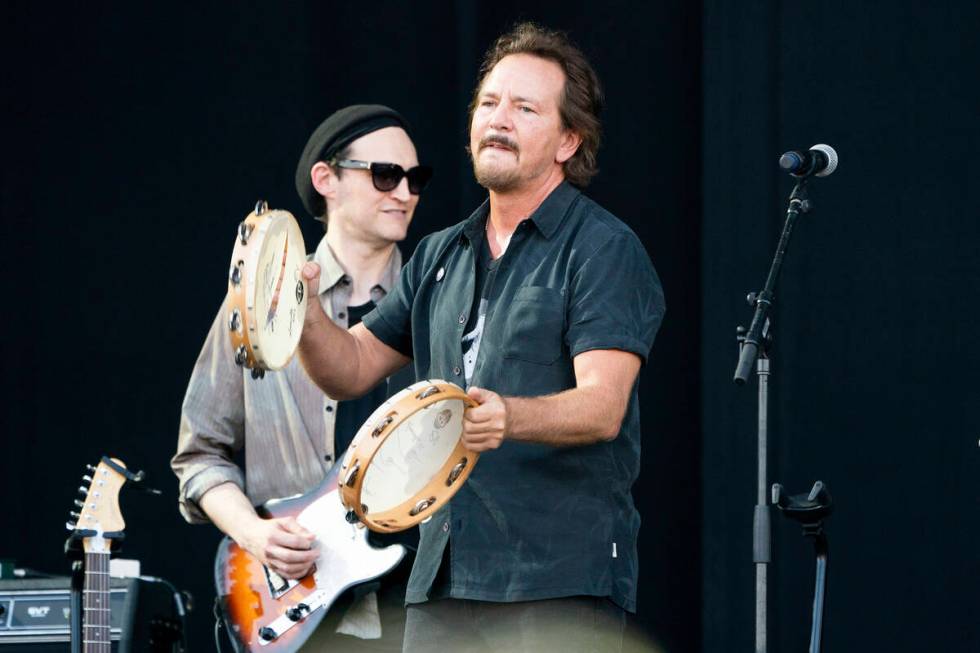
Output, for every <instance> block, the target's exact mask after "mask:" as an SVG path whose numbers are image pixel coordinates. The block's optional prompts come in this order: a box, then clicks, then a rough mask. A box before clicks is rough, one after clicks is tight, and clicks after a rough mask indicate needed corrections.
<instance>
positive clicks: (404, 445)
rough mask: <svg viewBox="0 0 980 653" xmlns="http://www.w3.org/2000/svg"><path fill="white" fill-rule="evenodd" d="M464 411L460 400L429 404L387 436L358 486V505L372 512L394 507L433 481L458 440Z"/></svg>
mask: <svg viewBox="0 0 980 653" xmlns="http://www.w3.org/2000/svg"><path fill="white" fill-rule="evenodd" d="M464 408H465V407H464V406H463V402H462V401H461V400H459V399H447V400H445V401H439V402H436V403H434V404H429V405H428V406H426V407H425V408H422V409H421V410H419V411H417V412H416V413H414V414H413V415H411V416H409V417H408V418H407V419H406V420H405V421H404V422H402V423H401V425H399V426H398V428H396V429H395V430H394V431H392V432H391V434H389V435H388V438H387V439H386V440H385V441H384V443H383V444H382V445H381V446H380V447H379V449H378V451H377V453H376V454H375V455H374V459H373V460H372V462H371V465H370V466H369V467H368V469H367V472H366V473H365V475H364V484H363V485H362V486H361V502H362V503H363V504H366V505H367V506H368V509H369V511H370V512H371V513H379V512H385V511H387V510H391V509H392V508H395V507H396V506H398V505H399V504H401V503H403V502H404V501H406V500H408V499H409V498H411V497H413V496H415V495H416V494H418V493H419V492H420V491H421V490H422V488H424V487H425V486H426V485H427V484H428V483H429V481H431V480H432V478H433V477H434V476H435V475H436V473H437V472H438V471H439V470H440V468H441V467H442V466H443V464H444V463H445V461H446V460H447V459H448V458H449V456H450V454H452V452H453V449H454V448H455V447H456V443H457V442H458V441H459V436H460V433H462V431H463V409H464Z"/></svg>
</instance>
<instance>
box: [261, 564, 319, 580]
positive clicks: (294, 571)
mask: <svg viewBox="0 0 980 653" xmlns="http://www.w3.org/2000/svg"><path fill="white" fill-rule="evenodd" d="M269 567H271V568H272V570H273V571H274V572H276V573H277V574H279V575H280V576H282V577H283V578H302V577H303V576H305V575H306V574H308V573H309V572H310V571H311V570H312V569H313V565H312V564H310V563H286V562H279V561H274V562H271V563H270V564H269Z"/></svg>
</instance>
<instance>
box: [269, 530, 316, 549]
mask: <svg viewBox="0 0 980 653" xmlns="http://www.w3.org/2000/svg"><path fill="white" fill-rule="evenodd" d="M315 541H316V538H315V537H313V535H312V534H310V535H297V534H296V533H292V532H290V531H287V530H285V529H283V528H278V529H276V530H274V531H272V533H270V534H269V543H270V544H274V545H277V546H281V547H283V548H286V549H293V550H296V551H309V550H310V549H311V548H313V544H314V542H315Z"/></svg>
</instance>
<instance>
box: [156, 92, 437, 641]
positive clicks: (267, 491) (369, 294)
mask: <svg viewBox="0 0 980 653" xmlns="http://www.w3.org/2000/svg"><path fill="white" fill-rule="evenodd" d="M362 162H371V163H368V164H367V165H366V166H365V165H364V164H363V163H362ZM430 177H431V169H429V168H428V167H426V166H420V165H419V162H418V158H417V155H416V151H415V147H414V145H413V143H412V140H411V138H410V137H409V135H408V126H407V124H406V122H405V120H404V118H402V117H401V116H400V115H399V114H398V113H397V112H395V111H393V110H392V109H390V108H388V107H384V106H380V105H355V106H350V107H346V108H344V109H341V110H339V111H337V112H335V113H334V114H332V115H331V116H330V117H329V118H327V119H326V120H325V121H324V122H323V123H322V124H321V125H320V126H319V127H318V128H317V129H316V131H315V132H314V133H313V134H312V136H311V137H310V139H309V141H308V143H307V145H306V147H305V149H304V151H303V154H302V156H301V158H300V161H299V164H298V166H297V172H296V188H297V191H298V192H299V195H300V198H301V199H302V201H303V204H304V206H305V208H306V209H307V210H308V211H309V213H310V214H311V215H312V216H314V217H315V218H317V219H319V220H321V221H323V222H324V225H325V227H327V230H326V235H325V236H324V237H323V239H322V240H321V241H320V243H319V245H318V246H317V248H316V251H315V253H314V254H313V256H312V260H313V261H314V262H315V264H316V266H317V268H318V273H317V275H318V276H317V280H316V282H315V283H314V284H313V285H314V286H316V287H315V288H311V290H310V292H309V295H308V297H309V298H310V299H312V298H313V297H316V298H318V299H319V301H309V302H307V304H315V305H316V306H317V309H318V311H319V312H318V315H320V316H323V317H324V319H327V320H330V321H331V323H332V324H335V325H336V327H337V328H340V329H345V328H347V327H349V326H351V325H354V324H356V323H357V322H359V321H360V319H361V317H362V316H363V315H364V314H366V313H367V312H368V311H370V310H371V309H373V308H374V306H375V303H376V302H379V301H380V300H381V299H382V298H383V297H384V296H385V295H386V294H387V293H388V292H391V290H392V289H393V287H394V285H395V283H396V279H397V277H398V273H399V270H400V268H401V262H402V259H401V254H400V252H399V250H398V247H397V246H396V243H397V242H398V241H401V240H403V239H404V238H405V236H406V233H407V230H408V226H409V223H410V222H411V220H412V214H413V212H414V210H415V207H416V205H417V203H418V200H419V194H420V193H421V191H422V189H423V188H424V186H425V185H426V183H427V182H428V180H429V178H430ZM262 210H263V208H260V207H257V209H256V213H260V212H261V211H262ZM266 210H267V209H266ZM254 215H255V214H253V216H250V217H254ZM288 221H289V222H290V223H292V218H291V216H290V217H289V220H288ZM242 224H243V227H242V234H241V235H242V237H241V240H242V243H244V242H245V240H246V239H245V235H246V234H245V229H246V227H247V225H246V223H242ZM293 229H294V231H295V226H293ZM284 233H285V232H284ZM295 240H297V241H298V245H301V244H302V237H301V234H299V235H298V238H296V239H295ZM236 243H237V239H236ZM236 247H237V245H236ZM300 254H301V255H305V248H303V249H302V251H301V252H300ZM276 255H277V256H279V254H276ZM282 261H283V263H282V268H283V269H285V267H286V258H285V257H284V256H283V257H282ZM274 262H275V265H274V266H273V267H274V268H277V269H278V267H279V265H278V259H276V260H275V261H274ZM300 264H301V263H300ZM273 272H274V273H277V270H276V269H274V270H273ZM239 273H240V271H238V270H236V268H235V266H234V265H233V268H232V275H231V276H232V281H233V285H237V284H238V283H239V282H238V279H236V274H239ZM276 276H278V282H279V286H280V287H277V288H275V291H276V298H277V300H278V299H279V295H280V291H283V288H285V290H284V291H283V292H282V300H281V301H279V302H278V303H279V307H280V308H282V305H284V304H285V303H286V300H287V299H288V300H290V301H297V302H298V301H301V300H303V301H305V299H306V297H305V296H304V292H305V290H304V288H305V286H302V284H299V285H297V287H296V289H295V297H293V296H292V287H291V286H289V287H287V286H288V284H287V285H283V281H282V278H283V276H284V275H282V274H279V273H277V274H273V275H272V277H271V278H273V279H276ZM231 303H232V293H229V298H228V299H226V302H225V304H224V305H222V308H221V310H219V311H218V316H217V317H216V319H215V321H214V323H213V324H212V327H211V330H210V332H209V333H208V337H207V340H206V341H205V344H204V347H203V349H202V351H201V353H200V356H199V358H198V360H197V363H196V364H195V366H194V370H193V373H192V375H191V380H190V383H189V385H188V388H187V394H186V397H185V400H184V404H183V409H182V413H181V423H180V438H179V442H178V447H177V454H176V455H175V456H174V458H173V461H172V466H173V469H174V471H175V473H176V474H177V476H178V478H179V479H180V510H181V513H182V514H183V515H184V517H185V518H186V519H187V520H188V521H190V522H192V523H205V522H208V521H211V522H213V523H214V524H215V525H217V526H218V527H219V528H220V529H221V530H222V531H223V532H224V533H226V534H227V535H229V536H230V537H231V538H232V539H233V540H234V541H235V542H236V543H238V545H240V546H241V547H242V548H243V549H245V550H247V551H248V552H249V553H250V554H251V555H253V556H255V558H257V559H259V560H261V562H262V563H263V564H264V565H266V566H267V567H268V569H269V570H271V571H273V572H275V573H277V574H279V575H281V576H282V577H283V578H286V579H293V578H299V577H301V576H303V575H304V574H306V573H307V572H308V571H309V570H310V569H311V565H313V563H314V561H316V560H317V556H318V548H319V543H318V542H317V541H316V538H315V537H314V534H313V533H312V532H311V531H310V530H308V529H307V528H304V527H303V526H302V525H300V523H299V522H298V521H297V520H296V519H294V518H292V517H285V518H280V519H260V518H259V516H258V515H257V514H256V510H255V509H254V508H253V505H258V504H262V503H264V502H266V501H267V500H269V499H274V498H280V497H287V496H292V495H296V494H302V493H305V492H308V491H310V490H311V489H312V488H314V487H315V486H316V485H317V484H318V483H320V482H321V480H322V479H323V478H324V475H325V474H326V473H327V471H328V470H329V469H330V468H331V467H332V466H333V464H334V463H335V462H336V461H337V458H338V456H340V455H341V454H342V453H343V452H344V450H345V449H347V446H348V445H349V444H350V442H351V440H352V439H353V437H354V434H355V432H356V431H357V429H358V428H359V427H360V425H361V423H362V422H363V421H364V420H365V419H366V418H367V416H368V415H370V413H371V412H372V411H374V410H375V408H377V406H378V405H379V404H381V403H382V402H384V401H385V399H386V397H387V395H388V392H387V384H386V382H385V377H379V378H378V379H376V380H375V382H374V383H372V384H371V386H370V388H364V390H365V392H364V393H362V394H363V395H364V396H363V397H361V398H360V399H358V400H353V401H345V402H337V401H336V400H335V399H332V398H331V397H330V396H325V395H323V393H322V392H321V391H320V390H319V389H318V388H317V387H316V386H315V385H314V384H313V383H312V382H311V381H310V379H309V378H308V377H307V375H306V373H305V372H304V371H303V369H302V366H301V365H300V364H299V361H298V360H296V359H293V360H292V361H291V362H289V363H288V364H285V363H284V365H285V367H283V369H281V370H279V371H277V372H275V373H269V374H264V370H261V369H259V368H257V367H256V366H254V365H251V364H249V365H247V366H246V367H243V366H242V365H243V363H244V362H245V361H244V360H243V357H242V356H240V355H239V352H238V351H237V350H236V349H233V345H232V341H231V340H230V339H229V329H230V330H231V331H232V333H233V334H234V332H235V331H236V328H237V330H238V331H242V330H243V329H242V325H241V321H242V320H243V319H244V317H243V316H242V315H241V314H240V312H239V309H238V308H233V307H232V305H231ZM276 303H277V302H273V306H272V308H271V309H270V310H269V311H268V315H269V323H270V324H272V317H273V313H274V309H275V305H276ZM280 312H281V311H280ZM259 319H261V320H262V322H263V323H265V315H262V316H260V318H259ZM277 319H280V320H281V317H280V318H277ZM229 320H230V322H229ZM236 320H238V322H237V324H236ZM263 326H264V324H263ZM256 343H257V341H256V340H255V338H253V342H252V343H251V345H252V347H253V348H254V349H255V354H256V355H258V354H259V352H258V346H257V344H256ZM287 354H289V355H291V351H287ZM251 356H252V351H250V352H249V357H251ZM287 360H288V357H287ZM236 362H237V364H236ZM276 367H277V366H270V369H276ZM249 368H251V370H250V369H249ZM262 376H264V378H261V377H262ZM243 449H244V451H245V470H244V473H243V471H242V470H241V468H240V467H239V466H238V465H237V464H236V463H235V461H234V460H233V455H234V454H235V453H236V452H238V451H241V450H243ZM409 567H410V558H406V560H405V561H403V563H402V566H400V567H399V568H398V569H396V571H395V572H393V573H392V574H391V575H389V576H388V577H387V579H386V580H385V581H384V582H383V583H382V590H381V592H380V599H378V598H376V597H375V595H374V594H368V595H366V596H363V597H362V598H359V599H358V602H357V603H355V604H354V605H353V606H352V607H351V608H350V609H349V610H348V611H347V613H346V614H345V616H344V618H343V619H342V620H341V621H340V623H339V625H337V626H336V631H337V634H334V633H332V632H329V629H326V628H323V627H321V628H319V629H317V631H316V633H315V634H314V635H313V640H311V642H310V647H311V649H313V650H318V649H319V648H327V649H329V650H345V651H346V650H372V651H376V650H393V651H394V650H400V648H401V639H402V636H401V635H402V629H403V624H404V607H403V599H404V579H405V578H407V573H408V568H409ZM324 571H325V572H326V571H328V570H324ZM399 578H400V579H401V583H402V584H401V588H400V591H399ZM378 602H380V604H381V605H380V617H381V619H380V622H379V619H378V613H379V606H378ZM324 631H327V632H324ZM379 637H380V638H381V639H380V640H378V639H377V638H379Z"/></svg>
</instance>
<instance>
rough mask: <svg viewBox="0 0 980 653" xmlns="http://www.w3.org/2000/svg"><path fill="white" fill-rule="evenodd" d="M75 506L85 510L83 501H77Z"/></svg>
mask: <svg viewBox="0 0 980 653" xmlns="http://www.w3.org/2000/svg"><path fill="white" fill-rule="evenodd" d="M75 505H76V506H78V507H79V508H84V507H85V502H84V501H82V500H81V499H75Z"/></svg>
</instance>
